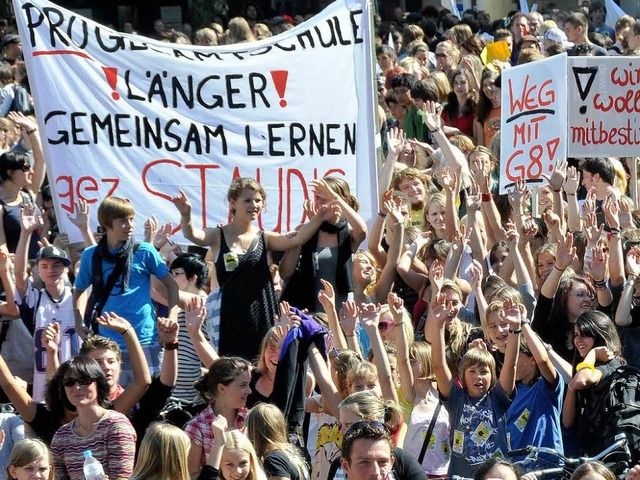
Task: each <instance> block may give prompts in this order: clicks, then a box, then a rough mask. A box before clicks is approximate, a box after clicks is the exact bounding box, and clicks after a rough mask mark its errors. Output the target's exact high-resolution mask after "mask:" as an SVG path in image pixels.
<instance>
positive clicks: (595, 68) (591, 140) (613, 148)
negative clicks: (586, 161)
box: [568, 57, 640, 157]
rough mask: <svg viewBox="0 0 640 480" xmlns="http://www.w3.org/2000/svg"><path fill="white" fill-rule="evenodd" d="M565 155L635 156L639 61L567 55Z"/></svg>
mask: <svg viewBox="0 0 640 480" xmlns="http://www.w3.org/2000/svg"><path fill="white" fill-rule="evenodd" d="M568 83H569V92H571V94H570V97H569V103H568V115H569V132H568V137H569V156H571V157H597V156H609V155H611V156H620V157H635V156H637V155H638V148H639V146H640V120H639V118H638V115H639V114H640V58H638V57H569V76H568Z"/></svg>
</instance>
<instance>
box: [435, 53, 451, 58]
mask: <svg viewBox="0 0 640 480" xmlns="http://www.w3.org/2000/svg"><path fill="white" fill-rule="evenodd" d="M448 56H449V55H447V54H446V53H436V58H447V57H448Z"/></svg>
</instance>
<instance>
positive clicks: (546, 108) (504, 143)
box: [500, 54, 567, 193]
mask: <svg viewBox="0 0 640 480" xmlns="http://www.w3.org/2000/svg"><path fill="white" fill-rule="evenodd" d="M566 58H567V56H566V54H563V55H556V56H554V57H551V58H547V59H544V60H538V61H536V62H532V63H527V64H525V65H520V66H517V67H513V68H509V69H507V70H504V71H503V72H502V96H501V122H500V123H501V126H500V159H501V161H500V193H506V192H507V191H508V190H509V188H510V187H512V186H513V184H514V182H515V181H516V180H518V179H521V178H522V179H524V180H525V181H526V182H527V183H528V184H529V185H530V186H531V185H541V184H544V182H546V181H545V179H544V177H543V176H542V174H543V173H545V174H549V173H550V172H551V171H552V170H553V165H554V163H555V162H556V160H558V159H559V158H564V156H565V152H566V131H567V115H566V111H567V110H566V103H567V85H566V72H567V61H566Z"/></svg>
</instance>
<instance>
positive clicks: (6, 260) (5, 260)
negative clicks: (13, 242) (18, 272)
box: [0, 245, 11, 272]
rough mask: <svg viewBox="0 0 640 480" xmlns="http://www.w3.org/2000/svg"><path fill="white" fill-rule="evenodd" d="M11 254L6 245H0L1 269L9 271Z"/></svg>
mask: <svg viewBox="0 0 640 480" xmlns="http://www.w3.org/2000/svg"><path fill="white" fill-rule="evenodd" d="M10 265H11V255H10V254H9V250H7V246H6V245H0V271H2V272H7V271H9V270H10Z"/></svg>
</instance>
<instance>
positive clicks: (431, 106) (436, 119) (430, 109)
mask: <svg viewBox="0 0 640 480" xmlns="http://www.w3.org/2000/svg"><path fill="white" fill-rule="evenodd" d="M437 105H438V104H437V103H436V102H432V101H426V102H424V112H425V114H424V123H425V124H426V125H427V128H428V129H429V130H437V129H438V128H440V115H438V112H437Z"/></svg>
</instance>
